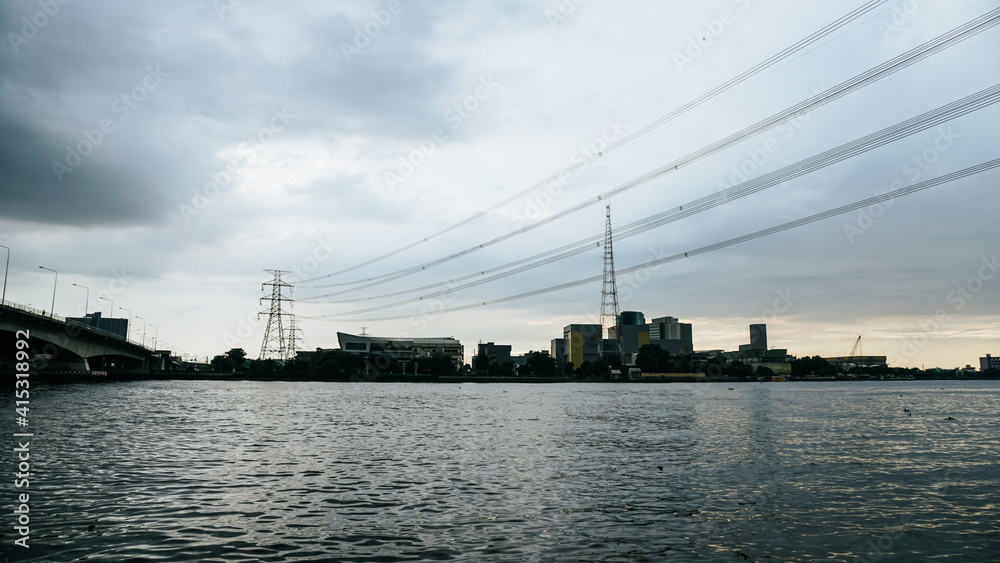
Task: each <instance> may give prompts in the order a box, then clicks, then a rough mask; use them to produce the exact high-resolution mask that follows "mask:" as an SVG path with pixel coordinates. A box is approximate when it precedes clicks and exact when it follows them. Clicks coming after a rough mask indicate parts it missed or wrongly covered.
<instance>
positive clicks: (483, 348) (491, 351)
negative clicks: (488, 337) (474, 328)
mask: <svg viewBox="0 0 1000 563" xmlns="http://www.w3.org/2000/svg"><path fill="white" fill-rule="evenodd" d="M476 355H477V356H479V357H481V358H490V359H492V360H493V361H494V362H496V363H498V364H505V363H507V362H509V361H511V357H510V344H495V343H493V342H480V343H479V346H478V347H477V349H476Z"/></svg>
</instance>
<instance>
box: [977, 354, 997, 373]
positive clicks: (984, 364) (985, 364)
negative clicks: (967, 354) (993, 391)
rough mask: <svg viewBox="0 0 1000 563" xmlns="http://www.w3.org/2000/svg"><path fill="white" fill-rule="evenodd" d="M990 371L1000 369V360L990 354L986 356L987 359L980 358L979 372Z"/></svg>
mask: <svg viewBox="0 0 1000 563" xmlns="http://www.w3.org/2000/svg"><path fill="white" fill-rule="evenodd" d="M988 369H1000V358H994V357H993V356H991V355H989V354H986V357H985V358H979V371H986V370H988Z"/></svg>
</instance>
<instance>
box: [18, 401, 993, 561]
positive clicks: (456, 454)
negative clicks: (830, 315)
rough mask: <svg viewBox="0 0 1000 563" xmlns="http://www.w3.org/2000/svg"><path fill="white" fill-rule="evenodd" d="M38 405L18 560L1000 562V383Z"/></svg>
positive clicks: (33, 404) (34, 404) (33, 411)
mask: <svg viewBox="0 0 1000 563" xmlns="http://www.w3.org/2000/svg"><path fill="white" fill-rule="evenodd" d="M9 402H10V403H12V402H13V398H12V397H11V398H10V399H9ZM907 411H909V412H907ZM30 414H31V418H30V421H31V428H30V430H31V431H33V432H34V434H35V435H34V437H33V438H31V444H30V450H31V473H32V477H31V485H30V488H29V489H27V491H28V492H29V493H30V495H31V497H30V498H31V502H30V519H31V521H30V528H31V534H30V546H31V547H30V548H29V549H23V548H20V547H15V546H13V541H14V539H15V538H16V537H17V536H16V534H15V532H14V531H13V526H14V517H13V515H12V514H11V512H12V510H13V508H14V506H15V504H14V499H15V497H16V494H17V493H19V492H22V491H23V489H14V487H13V486H12V485H13V481H12V479H11V477H12V475H13V473H15V472H16V469H15V468H14V465H13V464H14V454H12V453H10V452H11V448H12V447H13V446H15V445H16V444H14V440H15V438H12V437H10V435H11V433H12V432H15V431H18V430H17V429H15V427H14V426H13V423H14V418H15V417H14V413H13V406H11V407H10V411H9V415H6V416H4V417H2V425H3V426H2V428H3V429H4V431H5V435H6V436H8V438H6V440H7V441H8V444H9V445H10V446H11V447H8V448H4V449H5V450H6V451H7V452H8V453H7V454H4V455H3V459H2V460H0V462H2V467H3V471H4V473H5V474H6V475H7V477H5V478H4V482H5V483H6V485H4V489H3V490H4V496H3V498H2V499H0V503H2V504H3V505H4V506H5V507H6V508H5V509H4V511H3V512H4V513H5V514H8V516H7V517H6V523H5V524H4V525H3V526H2V527H0V539H2V541H3V548H2V550H3V551H4V552H6V556H7V557H9V558H10V560H16V561H20V560H34V561H76V560H87V561H101V562H104V561H107V562H114V561H674V560H676V561H685V560H696V559H701V560H708V561H716V560H718V561H736V562H740V561H764V560H772V561H855V560H859V561H924V560H931V559H934V558H941V559H947V560H948V561H997V560H1000V478H998V477H1000V458H998V456H1000V384H998V383H997V382H956V381H948V382H945V381H931V382H912V381H910V382H885V383H875V382H872V383H766V384H759V383H754V384H749V383H745V384H645V385H643V384H621V385H614V384H607V385H604V384H555V385H517V384H493V385H484V384H462V385H443V384H423V385H420V384H402V383H400V384H393V383H356V384H345V383H276V382H225V383H218V382H197V381H196V382H173V381H164V382H140V383H109V384H99V385H66V386H47V387H38V388H37V389H33V390H32V395H31V411H30ZM948 417H951V418H953V419H954V420H948ZM946 556H947V557H946Z"/></svg>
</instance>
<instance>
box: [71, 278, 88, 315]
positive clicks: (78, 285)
mask: <svg viewBox="0 0 1000 563" xmlns="http://www.w3.org/2000/svg"><path fill="white" fill-rule="evenodd" d="M73 285H75V286H76V287H82V288H83V289H86V290H87V300H86V301H84V302H83V316H84V317H86V316H87V306H88V305H89V304H90V288H89V287H87V286H85V285H80V284H78V283H74V284H73Z"/></svg>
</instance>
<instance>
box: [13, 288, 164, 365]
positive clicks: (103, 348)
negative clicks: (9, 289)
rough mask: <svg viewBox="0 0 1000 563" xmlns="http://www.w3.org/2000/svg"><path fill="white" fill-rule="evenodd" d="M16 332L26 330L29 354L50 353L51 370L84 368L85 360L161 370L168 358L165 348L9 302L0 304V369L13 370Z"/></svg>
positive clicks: (22, 338) (93, 362)
mask: <svg viewBox="0 0 1000 563" xmlns="http://www.w3.org/2000/svg"><path fill="white" fill-rule="evenodd" d="M18 331H26V332H27V333H28V338H27V340H28V343H29V348H28V351H29V353H30V354H31V356H32V357H37V356H39V355H48V356H51V360H50V361H49V367H50V369H53V370H60V371H80V370H84V369H86V368H85V367H84V360H86V362H87V364H89V368H90V369H91V370H99V371H108V370H163V369H168V363H169V360H170V352H169V351H167V350H151V349H149V348H146V347H144V346H142V345H140V344H138V343H135V342H130V341H128V339H126V338H123V337H121V336H119V335H118V334H115V333H112V332H108V331H106V330H101V329H98V328H95V327H92V326H88V325H84V324H80V323H78V322H73V321H66V320H65V319H64V318H62V317H60V316H58V315H47V314H45V313H44V312H43V311H38V310H36V309H32V308H31V307H26V306H24V305H18V304H15V303H11V302H10V301H8V302H6V303H4V304H2V305H0V372H13V371H14V369H13V368H14V366H13V362H14V360H15V354H16V352H17V349H16V347H15V346H16V341H17V340H24V337H23V336H19V335H18V334H17V333H18ZM8 366H9V368H10V369H8Z"/></svg>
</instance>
